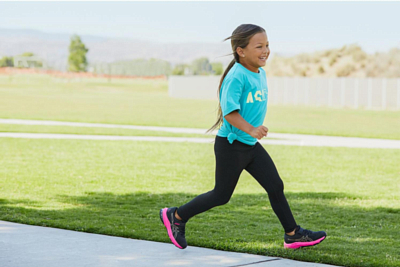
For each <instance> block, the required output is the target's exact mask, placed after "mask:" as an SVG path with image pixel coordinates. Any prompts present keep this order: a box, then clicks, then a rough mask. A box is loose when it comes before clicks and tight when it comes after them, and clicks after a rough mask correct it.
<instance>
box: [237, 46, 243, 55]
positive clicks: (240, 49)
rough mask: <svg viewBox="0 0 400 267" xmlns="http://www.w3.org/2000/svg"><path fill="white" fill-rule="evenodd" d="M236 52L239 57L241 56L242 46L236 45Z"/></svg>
mask: <svg viewBox="0 0 400 267" xmlns="http://www.w3.org/2000/svg"><path fill="white" fill-rule="evenodd" d="M236 53H238V55H239V57H243V55H244V53H243V48H241V47H237V48H236Z"/></svg>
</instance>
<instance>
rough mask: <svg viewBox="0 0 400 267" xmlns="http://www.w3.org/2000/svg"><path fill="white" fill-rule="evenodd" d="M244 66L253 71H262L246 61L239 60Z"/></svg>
mask: <svg viewBox="0 0 400 267" xmlns="http://www.w3.org/2000/svg"><path fill="white" fill-rule="evenodd" d="M239 63H240V64H241V65H242V66H243V67H245V68H246V69H248V70H249V71H251V72H254V73H260V71H259V69H258V68H255V67H253V66H250V65H249V64H247V63H246V62H239Z"/></svg>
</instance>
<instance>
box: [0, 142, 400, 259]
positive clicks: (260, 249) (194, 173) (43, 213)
mask: <svg viewBox="0 0 400 267" xmlns="http://www.w3.org/2000/svg"><path fill="white" fill-rule="evenodd" d="M265 147H266V149H267V150H268V151H269V153H270V154H271V156H272V158H273V159H274V161H275V164H276V165H277V168H278V170H279V172H280V174H281V177H282V179H283V180H284V182H285V192H286V196H287V198H288V201H289V204H290V206H291V208H292V210H293V213H294V215H295V218H296V220H297V222H298V223H299V224H300V225H302V226H303V227H305V228H309V229H313V230H326V232H327V233H328V238H327V239H326V240H325V241H324V242H322V243H321V244H320V245H318V246H316V247H311V248H304V249H299V250H294V251H293V250H286V249H284V248H283V229H282V228H281V226H280V224H279V221H278V219H277V218H276V216H275V214H274V213H273V211H272V210H271V207H270V204H269V201H268V197H267V194H266V193H265V192H264V191H263V189H262V188H261V187H260V186H259V185H258V184H257V183H256V182H255V181H254V180H253V179H252V178H251V176H249V175H248V174H247V173H245V172H244V173H243V175H242V177H241V179H240V181H239V184H238V186H237V189H236V191H235V193H234V195H233V197H232V199H231V201H230V202H229V203H228V204H227V205H224V206H221V207H216V208H214V209H212V210H210V211H208V212H205V213H202V214H199V215H198V216H196V217H194V218H192V219H191V221H190V222H189V223H188V224H187V240H188V243H189V245H190V246H202V247H209V248H215V249H221V250H229V251H238V252H248V253H254V254H261V255H269V256H280V257H285V258H291V259H297V260H303V261H313V262H324V263H330V264H336V265H345V266H399V262H400V258H399V254H398V252H399V251H400V245H399V243H398V240H397V236H398V232H399V230H400V227H399V219H400V195H399V189H400V184H399V182H398V178H399V175H400V170H399V166H398V162H399V152H398V151H397V150H391V149H387V150H386V149H355V148H352V149H350V148H322V147H294V146H265ZM214 164H215V163H214V154H213V144H212V143H210V144H194V143H151V142H127V141H83V140H51V139H50V140H33V139H32V140H31V139H12V138H2V139H0V165H1V166H2V168H0V177H1V179H0V196H1V197H0V219H2V220H8V221H14V222H20V223H27V224H35V225H42V226H51V227H59V228H64V229H71V230H77V231H85V232H93V233H100V234H107V235H115V236H124V237H129V238H136V239H146V240H154V241H162V242H169V239H168V237H167V234H166V231H165V229H164V227H163V225H162V224H161V222H160V219H159V217H158V211H159V209H160V208H162V207H166V206H179V205H182V204H184V203H185V202H187V201H189V200H191V199H192V198H193V197H195V196H196V195H197V194H200V193H203V192H206V191H208V190H211V189H212V187H213V183H214V168H215V165H214Z"/></svg>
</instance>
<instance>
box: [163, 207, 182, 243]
mask: <svg viewBox="0 0 400 267" xmlns="http://www.w3.org/2000/svg"><path fill="white" fill-rule="evenodd" d="M176 209H177V207H173V208H164V209H160V219H161V221H162V223H163V224H164V226H165V228H167V232H168V236H169V239H171V241H172V243H173V244H174V245H175V246H177V247H178V248H180V249H184V248H186V247H187V243H186V239H185V224H186V223H184V222H182V221H180V220H178V219H177V218H175V216H174V214H175V211H176Z"/></svg>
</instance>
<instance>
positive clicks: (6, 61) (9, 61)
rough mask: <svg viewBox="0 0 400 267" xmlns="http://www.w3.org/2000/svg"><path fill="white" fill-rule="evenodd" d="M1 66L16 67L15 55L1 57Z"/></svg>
mask: <svg viewBox="0 0 400 267" xmlns="http://www.w3.org/2000/svg"><path fill="white" fill-rule="evenodd" d="M1 67H14V59H13V57H3V58H2V59H0V68H1Z"/></svg>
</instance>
